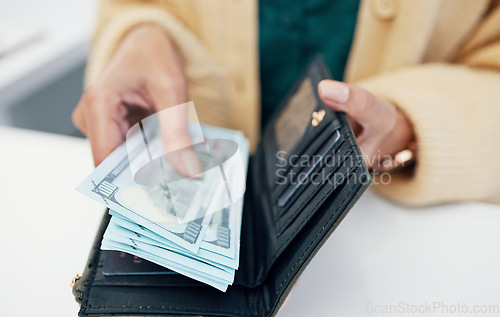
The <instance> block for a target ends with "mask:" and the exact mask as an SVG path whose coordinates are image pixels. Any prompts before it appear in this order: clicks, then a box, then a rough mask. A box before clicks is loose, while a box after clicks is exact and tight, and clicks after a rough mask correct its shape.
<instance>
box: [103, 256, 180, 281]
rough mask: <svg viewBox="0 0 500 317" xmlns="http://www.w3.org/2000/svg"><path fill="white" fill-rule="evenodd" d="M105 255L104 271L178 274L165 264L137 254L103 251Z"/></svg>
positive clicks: (108, 273) (116, 273)
mask: <svg viewBox="0 0 500 317" xmlns="http://www.w3.org/2000/svg"><path fill="white" fill-rule="evenodd" d="M101 252H102V256H104V265H103V268H102V272H103V274H104V275H106V276H113V275H150V274H177V273H176V272H174V271H171V270H169V269H167V268H165V267H163V266H159V265H156V264H154V263H151V262H149V261H146V260H144V259H141V258H139V257H137V256H134V255H131V254H128V253H125V252H120V251H104V250H103V251H101Z"/></svg>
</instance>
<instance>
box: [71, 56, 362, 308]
mask: <svg viewBox="0 0 500 317" xmlns="http://www.w3.org/2000/svg"><path fill="white" fill-rule="evenodd" d="M325 78H330V75H329V72H328V70H327V68H326V66H325V65H324V63H323V61H322V59H321V58H317V59H316V60H315V61H314V62H313V63H312V65H311V66H310V67H309V69H308V70H307V72H306V73H305V74H304V75H303V76H302V78H301V79H300V80H299V82H298V83H297V85H296V86H295V87H294V89H293V90H292V91H291V92H290V94H289V95H288V96H287V97H286V98H285V101H284V102H283V104H282V105H281V106H280V109H279V111H277V112H276V115H275V116H274V117H273V118H272V119H271V120H270V121H269V123H268V124H267V125H266V128H265V130H264V132H263V138H262V141H261V143H260V144H259V146H258V148H257V151H256V153H255V154H254V155H253V156H252V157H251V159H250V164H249V171H248V177H247V190H246V193H245V198H244V208H243V220H242V230H241V249H240V267H239V269H238V271H237V272H236V276H235V281H234V284H233V285H232V286H230V287H229V288H228V290H227V291H226V292H225V293H223V292H220V291H218V290H216V289H214V288H212V287H210V286H207V285H205V284H202V283H200V282H197V281H195V280H192V279H190V278H187V277H184V276H182V275H180V274H152V275H151V274H150V275H121V276H120V275H118V276H109V275H105V274H104V273H103V267H104V266H105V264H106V257H105V256H104V255H105V253H104V252H103V251H101V250H100V243H101V240H102V236H103V233H104V231H105V229H106V226H107V223H108V221H109V216H108V215H107V214H106V215H105V216H104V218H103V221H102V223H101V226H100V228H99V231H98V233H97V237H96V240H95V242H94V245H93V248H92V251H91V253H90V256H89V260H88V263H87V266H86V268H85V271H84V273H83V275H82V276H81V277H79V278H77V279H76V281H75V283H74V286H73V293H74V295H75V297H76V299H77V301H78V302H79V303H80V304H81V306H80V311H79V316H153V315H154V316H157V315H169V316H170V315H172V316H186V315H196V316H274V315H275V314H276V313H277V312H278V310H279V308H280V306H281V305H282V304H283V302H284V300H285V298H286V297H287V295H288V293H289V292H290V290H291V289H292V287H293V285H294V284H295V282H296V281H297V279H298V277H299V275H300V274H301V273H302V271H303V270H304V269H305V267H306V266H307V264H308V263H309V262H310V261H311V259H312V258H313V256H314V255H315V254H316V252H318V250H319V249H320V247H321V246H322V245H323V243H324V242H325V241H326V239H327V238H328V237H329V236H330V234H331V233H332V232H333V230H334V229H335V228H336V227H337V226H338V225H339V223H340V222H341V220H342V219H343V218H344V217H345V215H346V214H347V212H348V211H349V209H350V208H351V207H352V205H353V204H354V203H355V202H356V200H357V199H358V198H359V197H360V195H361V194H362V193H363V192H364V191H365V190H366V188H368V186H369V185H370V183H371V177H370V175H369V174H368V171H367V168H366V166H365V164H364V161H363V159H362V156H361V152H360V150H359V148H358V146H357V144H356V140H355V138H354V135H353V132H352V130H351V128H350V126H349V123H348V121H347V120H346V118H345V116H344V114H343V113H339V112H334V111H332V110H330V109H329V108H327V107H326V106H325V105H324V104H323V103H322V102H321V100H320V98H319V96H318V92H317V88H316V87H317V85H318V83H319V81H321V80H322V79H325ZM332 287H333V286H332Z"/></svg>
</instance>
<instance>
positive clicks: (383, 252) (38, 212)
mask: <svg viewBox="0 0 500 317" xmlns="http://www.w3.org/2000/svg"><path fill="white" fill-rule="evenodd" d="M0 144H1V145H2V149H3V150H2V152H1V155H0V172H1V173H0V175H1V179H2V181H1V182H0V192H1V193H2V195H1V197H0V217H1V219H2V221H1V223H2V225H3V228H2V230H1V231H0V241H2V243H1V244H0V254H1V255H2V257H3V259H2V261H1V262H0V263H1V264H0V281H1V283H0V316H9V317H14V316H33V315H37V316H51V317H52V316H64V317H66V316H76V314H77V311H78V306H77V304H76V302H75V301H74V299H73V296H72V294H71V288H70V281H71V279H72V278H73V276H74V275H75V274H76V273H81V272H82V271H83V268H84V265H85V262H86V260H87V256H88V252H89V250H90V246H91V244H92V242H93V239H94V236H95V232H96V230H97V227H98V224H99V221H100V219H101V217H102V212H103V210H104V208H103V207H101V206H100V205H99V204H97V203H95V202H93V201H91V200H90V199H88V198H86V197H84V196H83V195H81V194H80V193H78V192H77V191H76V190H75V189H74V188H75V186H76V185H77V184H78V183H79V182H80V181H81V180H82V179H83V178H84V177H85V176H86V175H87V174H88V173H90V172H91V171H92V169H93V165H92V158H91V153H90V147H89V144H88V142H87V141H86V140H82V139H77V138H72V137H65V136H59V135H53V134H46V133H40V132H34V131H27V130H19V129H14V128H6V127H0ZM499 224H500V206H495V205H488V204H481V203H466V204H456V205H443V206H437V207H432V208H427V209H408V208H402V207H400V206H396V205H393V204H391V203H388V202H386V201H384V200H381V199H380V198H378V197H376V196H375V195H374V194H372V193H367V194H366V195H364V196H363V197H362V198H361V200H360V201H359V203H358V204H357V205H356V206H355V207H354V208H353V209H352V211H351V212H350V213H349V214H348V216H347V217H346V218H345V220H344V221H343V223H342V224H341V225H340V226H339V227H338V228H337V230H336V231H335V232H334V233H333V235H332V237H331V238H330V239H329V240H328V242H327V243H326V244H325V246H324V247H323V248H322V249H321V251H320V252H319V253H318V255H317V256H316V257H315V258H314V260H313V261H312V262H311V264H310V266H309V267H308V268H307V269H306V271H305V272H304V274H303V275H302V277H301V279H300V281H299V283H298V285H297V287H296V288H295V290H294V291H293V293H292V295H291V296H290V298H289V301H288V303H287V304H286V306H285V307H284V308H283V309H282V311H281V312H280V313H279V316H280V317H285V316H362V315H363V312H364V311H365V308H367V307H368V308H370V307H371V308H373V309H376V308H378V309H381V308H382V305H399V304H400V303H403V304H404V303H407V304H409V305H423V304H426V303H431V304H432V303H434V302H440V303H442V304H443V305H449V306H450V305H456V304H457V303H459V304H461V305H469V306H467V307H468V308H469V309H470V310H472V309H473V308H474V307H473V306H474V305H482V304H486V305H499V306H500V297H499V296H498V295H499V294H500V252H499V251H498V245H499V244H498V242H499V241H500V230H499V229H498V228H499ZM367 305H368V306H367ZM376 305H378V306H376ZM415 307H416V306H415ZM410 308H411V307H410ZM417 308H418V307H417ZM497 314H498V316H500V310H499V312H497ZM368 315H369V316H370V315H371V316H377V315H382V314H375V313H373V314H368ZM386 315H387V316H396V314H392V315H391V314H386ZM403 315H404V316H419V314H403ZM426 315H430V314H426ZM455 315H456V314H455ZM469 315H470V314H469ZM432 316H440V314H435V315H432ZM448 316H451V315H450V314H448ZM473 316H488V315H486V314H485V315H478V314H474V315H473ZM492 316H496V315H493V314H492Z"/></svg>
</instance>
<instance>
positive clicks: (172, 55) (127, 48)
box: [73, 25, 201, 176]
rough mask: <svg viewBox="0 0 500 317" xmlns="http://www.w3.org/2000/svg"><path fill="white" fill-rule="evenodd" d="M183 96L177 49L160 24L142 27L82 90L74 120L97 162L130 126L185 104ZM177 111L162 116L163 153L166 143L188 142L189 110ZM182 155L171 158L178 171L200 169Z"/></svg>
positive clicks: (188, 154)
mask: <svg viewBox="0 0 500 317" xmlns="http://www.w3.org/2000/svg"><path fill="white" fill-rule="evenodd" d="M187 98H188V97H187V83H186V78H185V75H184V69H183V64H182V61H181V59H180V57H179V54H178V52H177V50H176V47H175V46H174V45H173V43H172V42H171V41H170V39H169V38H168V36H167V35H166V34H165V33H164V32H163V31H162V30H160V29H159V28H157V27H155V26H153V25H141V26H138V27H136V28H134V29H133V30H131V31H130V32H129V33H128V34H127V36H126V37H125V38H124V39H123V41H122V42H121V44H120V46H119V47H118V49H117V51H116V52H115V54H114V56H113V58H112V59H111V61H110V62H109V63H108V65H107V67H106V69H105V70H104V71H103V73H102V74H101V76H100V77H99V78H98V79H97V80H96V82H95V83H94V84H93V85H92V86H91V87H90V88H89V89H88V90H87V91H86V92H85V93H84V94H83V96H82V98H81V99H80V102H79V103H78V106H77V107H76V109H75V110H74V112H73V123H74V124H75V126H76V127H77V128H78V129H80V130H81V131H82V132H83V133H84V134H85V135H86V136H87V137H88V138H89V140H90V143H91V146H92V153H93V156H94V164H95V165H96V166H97V165H99V164H100V163H101V162H102V161H103V160H104V159H105V158H106V156H108V155H109V154H110V153H111V152H112V151H113V150H114V149H115V148H116V147H118V146H119V145H120V144H121V143H122V142H123V141H125V136H126V133H127V131H128V130H129V128H130V127H131V126H132V125H134V124H135V123H137V122H138V121H140V120H141V119H143V118H145V117H147V116H148V115H151V114H153V113H157V112H159V111H161V110H163V109H166V108H168V107H172V106H175V105H180V104H183V103H185V102H187ZM186 109H187V108H186ZM176 112H177V113H176V114H175V116H172V117H169V118H166V120H162V118H160V124H161V132H162V139H163V142H164V144H165V145H166V151H167V152H168V148H167V146H169V147H170V148H172V149H179V148H183V147H186V146H189V145H190V144H191V137H190V134H189V130H188V118H187V113H186V112H184V111H176ZM165 121H168V122H165ZM177 152H178V151H176V152H175V153H177ZM180 155H181V157H179V158H176V157H169V161H170V163H171V164H172V165H174V168H175V169H176V170H177V171H178V172H180V173H181V174H184V175H186V176H188V175H189V176H190V175H193V174H196V172H197V171H201V165H200V162H199V160H198V158H197V156H196V154H195V153H194V152H193V151H192V150H187V151H184V152H183V153H181V154H180Z"/></svg>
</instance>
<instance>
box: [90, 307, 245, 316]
mask: <svg viewBox="0 0 500 317" xmlns="http://www.w3.org/2000/svg"><path fill="white" fill-rule="evenodd" d="M108 308H135V309H139V310H146V311H147V310H148V309H170V310H177V311H181V312H183V313H196V312H208V313H225V314H234V313H237V314H241V316H254V314H252V313H250V314H248V313H245V312H244V311H239V310H224V309H207V308H200V309H196V310H193V309H189V308H186V307H179V306H119V305H118V306H92V305H89V310H92V309H108ZM111 314H119V312H114V313H111Z"/></svg>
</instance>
